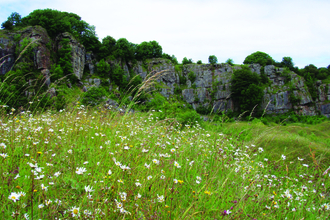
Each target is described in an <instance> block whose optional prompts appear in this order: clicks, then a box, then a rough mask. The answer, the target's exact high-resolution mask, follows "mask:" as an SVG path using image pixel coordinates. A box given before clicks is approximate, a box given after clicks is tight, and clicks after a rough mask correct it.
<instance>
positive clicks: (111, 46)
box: [99, 36, 117, 59]
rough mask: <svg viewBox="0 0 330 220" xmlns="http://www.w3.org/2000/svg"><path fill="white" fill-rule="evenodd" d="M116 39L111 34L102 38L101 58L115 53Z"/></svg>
mask: <svg viewBox="0 0 330 220" xmlns="http://www.w3.org/2000/svg"><path fill="white" fill-rule="evenodd" d="M116 43H117V41H116V39H114V38H113V37H111V36H106V37H105V38H103V39H102V45H101V47H100V52H99V57H100V58H101V59H103V58H106V57H108V56H111V55H113V53H114V51H115V46H116Z"/></svg>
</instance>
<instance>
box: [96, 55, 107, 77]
mask: <svg viewBox="0 0 330 220" xmlns="http://www.w3.org/2000/svg"><path fill="white" fill-rule="evenodd" d="M96 67H97V73H98V75H100V76H102V77H109V72H110V64H108V63H107V62H105V61H104V59H102V60H101V61H100V62H99V63H98V64H96Z"/></svg>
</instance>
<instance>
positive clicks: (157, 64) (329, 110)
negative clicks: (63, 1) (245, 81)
mask: <svg viewBox="0 0 330 220" xmlns="http://www.w3.org/2000/svg"><path fill="white" fill-rule="evenodd" d="M63 39H69V44H70V47H71V55H72V59H71V63H72V67H73V71H74V74H75V75H76V76H77V78H78V79H79V80H81V81H80V82H79V83H80V85H81V87H82V88H83V91H87V90H88V89H89V88H90V87H92V86H101V85H105V84H109V85H110V87H109V91H114V90H117V89H115V88H117V86H116V87H114V88H112V86H113V85H111V82H110V79H104V78H102V80H101V79H99V78H98V77H97V75H96V76H95V75H94V73H95V66H94V65H95V63H96V61H95V58H94V54H92V53H90V52H87V53H86V51H85V48H84V46H83V45H82V44H80V43H79V42H78V41H77V40H76V39H75V38H74V37H73V36H72V35H71V34H69V33H62V34H59V35H58V36H57V37H56V39H55V41H54V42H53V41H52V40H51V39H50V38H49V36H48V34H47V32H46V31H45V29H43V28H42V27H40V26H35V27H27V28H24V29H23V30H20V31H16V32H7V31H4V30H1V31H0V74H6V73H7V72H8V71H10V70H11V68H12V67H13V65H15V66H16V65H19V64H20V63H24V62H25V63H27V62H29V65H30V66H33V67H34V69H35V70H39V71H40V74H42V75H43V76H44V78H45V83H46V84H47V85H50V83H51V82H50V78H49V76H50V69H51V66H52V64H53V63H54V62H55V60H52V58H54V56H53V55H54V54H53V53H56V51H58V50H59V49H61V44H60V42H61V41H62V40H63ZM26 40H29V42H31V41H33V44H31V46H32V47H31V48H32V53H31V54H32V55H33V56H31V57H32V58H31V57H30V58H29V59H26V58H24V56H19V54H20V52H21V51H22V50H23V49H24V48H22V45H23V43H24V41H25V43H26ZM95 56H97V54H96V55H95ZM55 57H56V56H55ZM107 62H109V63H110V64H111V66H113V65H117V64H118V65H120V66H121V68H122V69H123V70H124V74H125V76H126V78H127V79H128V80H130V76H131V73H132V72H134V73H135V74H138V75H140V76H141V77H142V79H143V80H147V79H149V78H150V77H155V79H156V80H157V82H159V84H158V85H153V86H150V88H149V89H150V90H156V91H158V92H159V93H160V94H162V95H163V96H164V97H166V98H171V97H173V96H176V97H177V98H179V99H182V100H184V101H185V102H187V103H188V104H190V105H191V106H192V107H193V108H194V109H197V108H202V109H203V108H204V109H208V110H210V109H212V110H213V111H215V112H219V111H224V112H226V111H235V110H236V109H235V105H234V103H233V101H232V99H231V96H230V87H231V78H232V75H233V73H234V71H235V70H237V69H241V67H240V66H230V65H228V64H215V65H211V64H201V65H198V64H188V65H176V66H174V65H173V64H172V63H171V62H170V61H169V60H166V59H160V58H158V59H151V60H147V61H145V62H137V63H123V62H121V61H120V60H116V61H109V60H108V61H107ZM249 68H250V69H251V71H252V72H255V73H257V74H262V73H264V74H265V75H266V76H267V77H268V79H269V80H270V82H271V86H269V87H266V88H264V97H263V101H262V103H261V108H262V109H264V110H265V111H266V113H268V114H281V113H285V112H288V111H290V110H294V111H296V112H297V113H300V114H304V115H316V114H322V115H326V116H327V117H330V84H322V82H321V81H319V82H317V83H316V86H317V93H318V97H317V99H316V100H313V99H312V97H311V95H310V93H309V90H308V88H307V86H306V85H305V81H304V79H303V78H302V77H300V76H299V75H297V74H295V73H293V72H290V71H287V70H286V69H284V68H277V67H275V66H273V65H268V66H265V67H263V68H262V67H261V66H260V65H259V64H251V65H249ZM84 70H85V73H89V74H88V76H87V77H84V80H82V76H83V73H84ZM159 72H161V73H162V74H159ZM92 75H93V76H92ZM101 83H102V84H101ZM50 94H52V95H56V91H55V90H54V91H53V90H52V91H50ZM27 95H29V96H33V91H29V93H28V94H27ZM293 101H294V103H293Z"/></svg>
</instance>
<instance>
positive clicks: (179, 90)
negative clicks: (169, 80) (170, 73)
mask: <svg viewBox="0 0 330 220" xmlns="http://www.w3.org/2000/svg"><path fill="white" fill-rule="evenodd" d="M174 94H176V95H182V89H181V88H180V87H175V88H174Z"/></svg>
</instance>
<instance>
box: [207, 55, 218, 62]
mask: <svg viewBox="0 0 330 220" xmlns="http://www.w3.org/2000/svg"><path fill="white" fill-rule="evenodd" d="M217 62H218V58H217V57H216V56H215V55H210V56H209V63H210V64H216V63H217Z"/></svg>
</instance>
